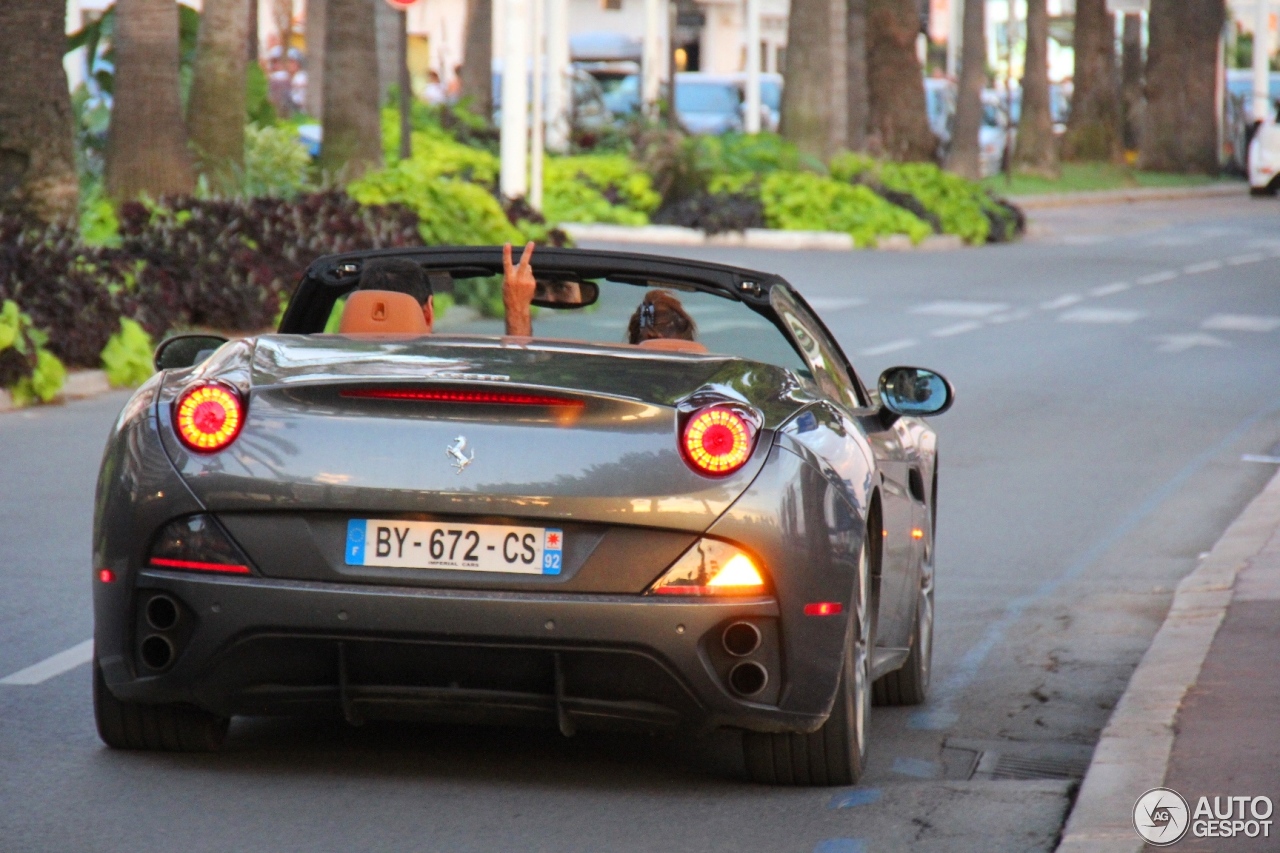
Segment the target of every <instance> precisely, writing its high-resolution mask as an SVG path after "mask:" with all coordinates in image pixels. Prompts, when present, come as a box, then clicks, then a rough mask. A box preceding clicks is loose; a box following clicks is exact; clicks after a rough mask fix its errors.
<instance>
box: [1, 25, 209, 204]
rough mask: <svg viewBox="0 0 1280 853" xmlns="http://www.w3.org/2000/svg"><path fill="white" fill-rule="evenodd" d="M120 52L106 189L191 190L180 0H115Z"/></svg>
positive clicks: (126, 195) (118, 192)
mask: <svg viewBox="0 0 1280 853" xmlns="http://www.w3.org/2000/svg"><path fill="white" fill-rule="evenodd" d="M5 2H6V3H8V2H10V0H5ZM51 5H52V4H51ZM115 52H116V75H115V103H114V105H113V106H112V109H111V127H110V128H109V129H108V131H107V155H106V184H107V193H108V194H109V195H110V196H111V197H112V198H113V199H115V200H117V201H126V200H129V199H132V198H137V197H138V196H140V195H143V194H146V195H149V196H151V197H153V198H156V197H159V196H162V195H166V194H169V193H189V192H191V191H192V189H194V187H195V172H194V170H193V169H192V165H191V154H190V152H189V151H188V149H187V127H186V125H185V124H183V121H182V96H181V94H180V92H179V89H178V5H177V4H176V3H174V2H173V0H118V2H117V3H116V29H115Z"/></svg>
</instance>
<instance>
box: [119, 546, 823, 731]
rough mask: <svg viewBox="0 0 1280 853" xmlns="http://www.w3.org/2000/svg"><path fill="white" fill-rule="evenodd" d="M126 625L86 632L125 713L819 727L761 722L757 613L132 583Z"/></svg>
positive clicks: (633, 599)
mask: <svg viewBox="0 0 1280 853" xmlns="http://www.w3.org/2000/svg"><path fill="white" fill-rule="evenodd" d="M156 595H165V596H169V597H171V598H172V599H173V600H175V601H176V602H177V603H178V611H179V613H180V616H179V618H178V619H177V620H176V622H177V624H176V625H174V626H173V627H172V628H171V629H165V630H161V629H157V628H155V627H154V626H151V625H149V624H148V622H147V617H146V615H145V614H146V610H147V607H146V604H147V602H148V601H150V599H151V597H154V596H156ZM133 610H134V611H135V612H134V614H133V615H132V616H131V617H130V618H129V619H127V620H124V621H125V622H127V623H128V624H127V629H126V630H120V629H119V627H118V626H119V624H120V623H119V621H118V620H109V619H108V620H104V619H99V620H98V626H97V631H98V636H97V637H96V641H97V645H98V649H99V654H100V663H101V665H102V669H103V674H104V676H105V678H106V681H107V684H108V686H109V687H110V689H111V690H112V692H113V693H114V694H115V695H117V696H118V697H119V698H121V699H124V700H126V701H136V702H149V703H157V702H193V703H195V704H197V705H200V706H202V707H204V708H206V709H208V710H211V711H214V712H217V713H221V714H295V713H320V714H330V715H344V716H346V717H347V718H348V719H351V720H355V719H359V718H363V717H393V718H428V719H449V720H465V721H491V722H535V723H537V722H541V723H546V724H550V725H553V726H554V725H559V726H560V728H561V729H562V730H572V729H575V728H578V727H616V726H619V725H622V726H640V727H645V728H654V727H680V728H686V729H694V730H706V729H710V728H714V727H717V726H724V725H732V726H740V727H743V728H747V729H753V730H757V731H797V732H799V731H812V730H814V729H816V728H817V727H818V726H820V725H821V724H822V722H823V721H824V720H825V718H826V715H827V713H829V708H813V709H794V708H787V709H783V708H780V707H779V701H780V698H781V697H785V696H786V695H787V694H788V693H793V691H792V689H791V688H792V687H794V686H795V685H788V684H787V681H786V677H785V673H784V672H782V666H781V660H782V654H781V651H780V645H779V628H778V614H779V610H778V605H777V603H776V601H774V600H773V599H771V598H753V599H744V600H737V601H710V600H700V601H687V600H679V601H672V600H666V599H655V598H651V597H644V596H636V595H607V596H606V595H581V594H578V595H574V594H557V595H549V594H527V593H510V592H491V591H483V592H480V591H456V590H439V589H423V588H408V587H389V586H371V585H357V584H335V583H316V582H306V581H285V580H278V579H266V578H260V577H233V576H212V575H210V576H205V575H193V574H190V573H186V572H173V571H160V570H144V571H142V572H140V573H139V574H138V575H137V576H136V584H135V595H134V596H133ZM99 615H100V616H101V615H102V614H99ZM113 621H114V622H115V623H116V626H117V628H115V629H113V628H112V627H111V623H112V622H113ZM737 621H748V622H750V623H752V624H753V625H755V626H757V627H758V628H759V630H760V636H761V640H760V646H759V648H758V649H757V650H755V651H753V652H751V653H749V654H747V655H744V656H734V655H731V654H729V653H728V652H727V651H726V650H725V648H724V644H723V642H722V636H723V632H724V629H725V627H726V626H727V625H729V624H732V623H735V622H737ZM104 634H114V636H109V635H108V636H104ZM157 634H159V635H161V636H162V637H163V638H164V639H166V641H168V642H169V644H170V647H171V648H172V650H173V657H172V661H171V663H168V664H167V665H165V666H162V667H156V668H150V669H149V668H148V666H147V665H146V663H144V659H143V657H142V654H141V652H140V649H141V643H142V642H143V641H144V640H146V639H147V638H148V637H154V636H155V635H157ZM744 661H745V662H751V663H754V664H758V665H759V666H761V667H763V668H764V669H765V671H766V672H767V674H768V684H767V686H766V687H765V688H762V689H761V690H760V691H759V693H757V694H753V695H752V696H750V697H748V698H744V697H742V696H740V695H735V693H734V692H733V691H732V690H731V689H730V687H729V684H728V681H729V679H728V673H729V672H730V670H731V669H732V668H733V667H734V666H737V665H739V664H741V663H743V662H744ZM800 692H801V693H806V694H813V693H817V694H823V693H826V694H827V695H830V692H828V690H826V689H819V690H817V691H813V690H802V691H800ZM831 692H833V688H832V689H831ZM793 695H794V693H793Z"/></svg>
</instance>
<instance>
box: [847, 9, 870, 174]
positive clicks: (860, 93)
mask: <svg viewBox="0 0 1280 853" xmlns="http://www.w3.org/2000/svg"><path fill="white" fill-rule="evenodd" d="M845 44H846V45H847V46H846V48H845V57H844V61H845V80H846V82H845V88H846V90H847V91H846V95H847V97H848V99H849V108H848V121H849V135H848V146H849V149H850V150H851V151H865V150H866V148H867V123H868V121H869V120H870V118H871V102H870V97H871V95H870V92H868V90H867V0H848V17H846V19H845Z"/></svg>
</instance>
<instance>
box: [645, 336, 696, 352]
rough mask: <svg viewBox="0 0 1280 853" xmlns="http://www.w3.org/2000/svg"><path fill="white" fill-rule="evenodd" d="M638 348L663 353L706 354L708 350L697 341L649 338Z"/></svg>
mask: <svg viewBox="0 0 1280 853" xmlns="http://www.w3.org/2000/svg"><path fill="white" fill-rule="evenodd" d="M636 346H641V347H644V348H645V349H657V350H662V351H663V352H706V351H707V348H706V347H704V346H703V345H702V344H700V343H698V342H697V341H686V340H684V339H683V338H649V339H648V340H647V341H641V342H640V343H638V344H637V345H636Z"/></svg>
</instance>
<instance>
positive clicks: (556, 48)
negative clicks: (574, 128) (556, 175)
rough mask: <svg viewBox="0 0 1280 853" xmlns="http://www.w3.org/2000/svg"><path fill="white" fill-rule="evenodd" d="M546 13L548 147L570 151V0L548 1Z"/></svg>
mask: <svg viewBox="0 0 1280 853" xmlns="http://www.w3.org/2000/svg"><path fill="white" fill-rule="evenodd" d="M547 8H548V15H547V115H548V116H549V117H550V124H548V125H547V148H549V149H551V150H552V151H555V152H556V153H561V154H562V153H564V152H566V151H568V150H569V112H570V110H571V109H572V105H571V104H570V103H569V98H568V97H567V94H568V84H569V0H549V6H548V7H547Z"/></svg>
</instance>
